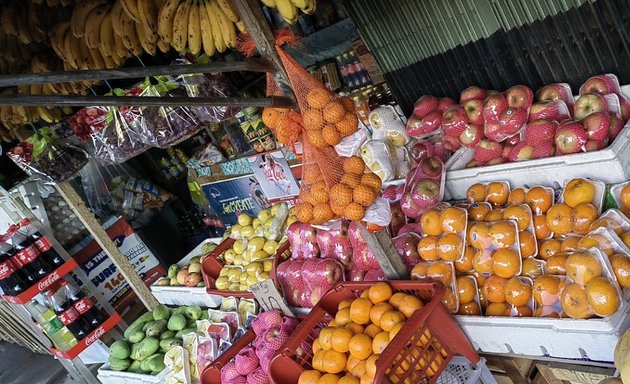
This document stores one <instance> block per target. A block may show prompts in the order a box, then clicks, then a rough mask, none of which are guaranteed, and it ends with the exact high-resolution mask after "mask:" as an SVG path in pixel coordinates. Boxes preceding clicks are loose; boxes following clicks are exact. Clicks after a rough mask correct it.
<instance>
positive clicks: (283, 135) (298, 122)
mask: <svg viewBox="0 0 630 384" xmlns="http://www.w3.org/2000/svg"><path fill="white" fill-rule="evenodd" d="M282 95H283V93H282V90H281V89H280V88H279V87H278V86H277V84H276V80H275V79H274V77H273V74H271V73H267V96H282ZM262 120H263V123H264V124H265V125H266V126H267V127H269V129H271V131H272V132H273V133H274V135H275V136H276V138H277V139H278V141H279V142H281V143H282V144H284V145H287V146H291V145H293V144H295V142H296V141H298V138H299V136H300V133H302V130H303V129H304V127H303V126H302V115H301V114H300V113H299V112H298V111H294V110H291V109H285V108H273V107H266V108H265V109H263V114H262Z"/></svg>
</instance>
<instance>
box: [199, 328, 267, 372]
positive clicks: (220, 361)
mask: <svg viewBox="0 0 630 384" xmlns="http://www.w3.org/2000/svg"><path fill="white" fill-rule="evenodd" d="M255 338H256V334H255V333H254V331H252V330H251V329H250V330H249V331H247V332H246V333H245V334H244V335H243V336H241V338H240V339H238V340H236V342H235V343H234V344H232V346H231V347H230V348H229V349H228V350H227V351H225V352H223V354H221V356H219V357H218V358H217V359H216V360H215V361H213V362H212V364H210V365H209V366H208V367H206V369H204V371H203V372H202V373H201V384H221V368H223V367H224V366H225V364H227V363H229V362H230V360H232V359H233V358H235V357H236V355H238V353H239V352H240V351H241V350H242V349H243V348H245V347H247V346H248V345H249V344H250V343H251V342H253V341H254V339H255Z"/></svg>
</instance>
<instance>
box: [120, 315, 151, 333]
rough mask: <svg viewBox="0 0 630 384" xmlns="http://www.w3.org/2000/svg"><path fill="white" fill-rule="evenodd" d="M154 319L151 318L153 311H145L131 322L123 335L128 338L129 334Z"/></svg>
mask: <svg viewBox="0 0 630 384" xmlns="http://www.w3.org/2000/svg"><path fill="white" fill-rule="evenodd" d="M153 320H155V319H154V318H153V312H147V313H145V314H144V315H142V316H140V317H138V318H137V319H136V321H134V322H133V323H131V325H129V327H128V328H127V329H126V330H125V333H124V336H125V339H127V340H129V335H130V334H131V333H133V332H136V331H140V330H142V328H143V327H144V326H145V325H146V324H147V323H150V322H151V321H153Z"/></svg>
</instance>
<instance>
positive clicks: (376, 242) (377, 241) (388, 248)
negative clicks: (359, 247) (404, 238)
mask: <svg viewBox="0 0 630 384" xmlns="http://www.w3.org/2000/svg"><path fill="white" fill-rule="evenodd" d="M357 227H358V228H359V232H360V233H361V236H363V238H364V239H365V242H366V243H367V246H368V247H369V248H370V250H371V251H372V254H373V255H374V257H375V258H376V261H377V262H378V264H379V265H380V266H381V269H383V272H385V277H387V278H388V279H389V280H406V279H408V278H409V273H408V272H407V268H406V267H405V263H404V262H403V261H402V258H401V257H400V255H399V254H398V251H397V250H396V247H395V246H394V243H393V242H392V239H391V238H390V237H389V235H388V234H387V231H385V230H384V229H382V230H380V231H378V232H376V233H371V232H369V231H368V230H367V229H365V227H364V226H363V224H361V223H358V222H357Z"/></svg>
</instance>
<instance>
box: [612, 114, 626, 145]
mask: <svg viewBox="0 0 630 384" xmlns="http://www.w3.org/2000/svg"><path fill="white" fill-rule="evenodd" d="M623 127H624V122H623V120H621V118H619V117H617V116H616V115H614V114H610V132H609V136H610V140H611V141H612V140H615V139H616V138H617V136H619V134H620V133H621V131H622V130H623Z"/></svg>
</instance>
